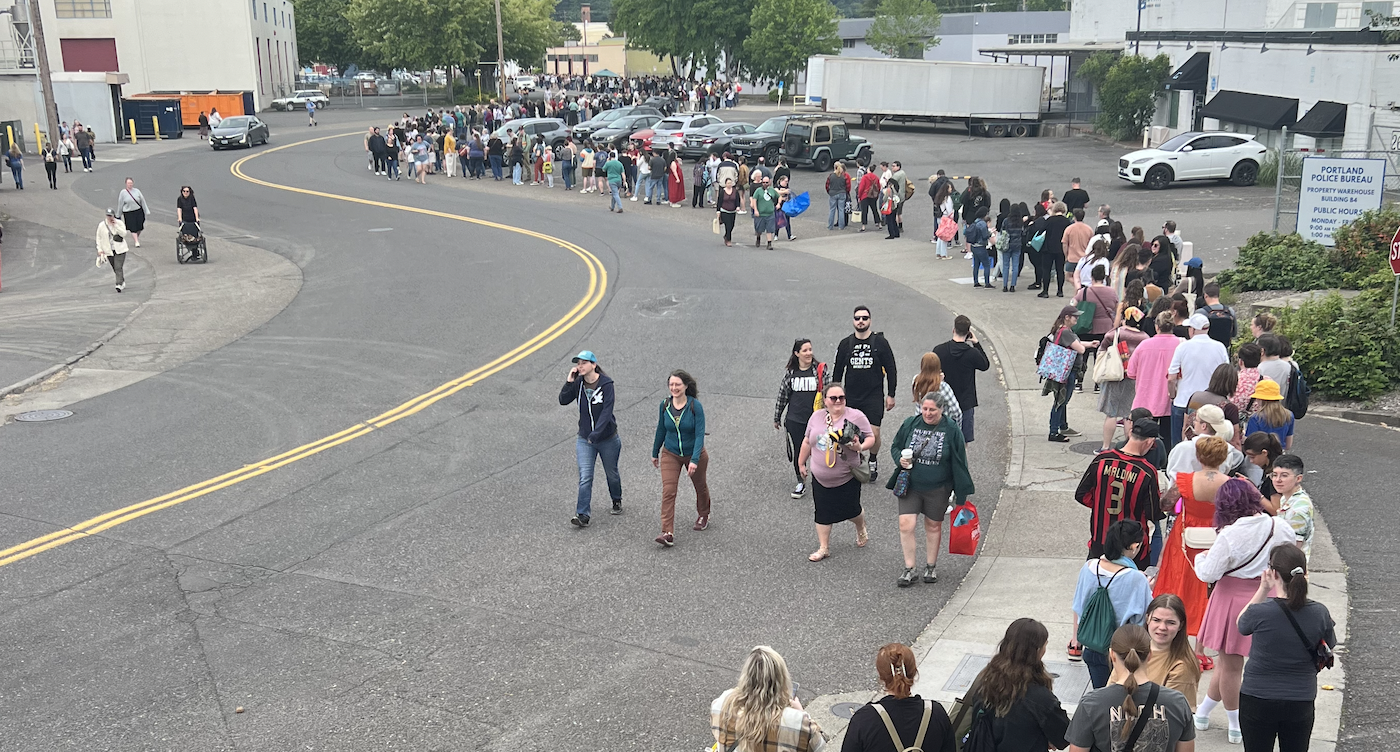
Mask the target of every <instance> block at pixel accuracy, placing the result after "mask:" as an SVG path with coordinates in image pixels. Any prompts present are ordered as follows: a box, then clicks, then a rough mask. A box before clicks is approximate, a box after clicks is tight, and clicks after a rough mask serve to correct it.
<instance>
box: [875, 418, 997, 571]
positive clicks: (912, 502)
mask: <svg viewBox="0 0 1400 752" xmlns="http://www.w3.org/2000/svg"><path fill="white" fill-rule="evenodd" d="M956 404H957V400H956V399H953V400H951V401H949V398H948V397H947V396H945V395H944V393H943V392H942V391H937V392H928V393H926V394H925V395H924V396H923V398H922V400H921V401H920V403H919V414H917V415H911V416H909V417H908V418H905V419H904V423H902V424H901V425H900V426H899V431H897V432H896V433H895V435H894V441H891V442H890V458H891V459H893V460H894V461H895V462H897V463H898V464H899V467H900V470H899V471H897V472H894V473H891V474H890V478H889V480H888V481H887V482H886V483H885V488H888V489H890V490H892V491H895V496H896V498H897V499H898V502H899V545H900V548H901V549H902V552H903V554H904V571H903V572H902V573H901V574H900V575H899V578H898V579H897V580H895V584H896V585H898V586H899V587H902V588H905V587H909V586H910V585H913V584H914V581H915V579H916V578H917V575H916V574H915V572H914V567H915V558H914V557H915V554H916V553H917V552H918V551H917V549H918V540H917V538H916V537H915V529H916V528H917V526H918V523H919V515H920V514H922V515H923V516H924V562H925V563H924V572H923V581H924V582H928V583H934V582H937V581H938V570H937V566H938V548H939V546H941V545H942V539H943V517H944V515H946V514H947V513H948V511H949V510H950V509H952V508H953V505H952V504H950V503H949V500H950V499H951V500H954V501H956V502H957V505H958V506H961V505H962V504H963V503H964V502H966V501H967V497H969V496H971V495H972V494H973V493H975V492H976V488H975V487H974V486H973V484H972V473H971V472H970V471H969V470H968V467H967V443H966V441H964V439H963V433H962V428H960V427H959V426H958V423H957V422H956V421H954V420H953V419H952V418H951V417H950V416H949V415H948V411H949V409H951V406H952V405H956ZM900 491H903V493H900Z"/></svg>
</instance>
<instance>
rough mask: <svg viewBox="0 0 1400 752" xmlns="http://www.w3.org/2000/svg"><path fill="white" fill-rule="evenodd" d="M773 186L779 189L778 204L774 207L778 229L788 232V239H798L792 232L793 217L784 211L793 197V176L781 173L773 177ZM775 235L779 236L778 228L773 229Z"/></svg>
mask: <svg viewBox="0 0 1400 752" xmlns="http://www.w3.org/2000/svg"><path fill="white" fill-rule="evenodd" d="M773 187H774V188H776V189H777V190H778V205H777V206H776V207H774V209H773V221H774V222H775V223H776V224H777V229H778V230H782V231H784V232H786V233H787V239H788V240H796V239H797V236H796V235H793V234H792V217H790V216H788V213H787V212H785V211H783V207H784V206H787V202H788V201H790V200H791V199H792V176H791V175H784V174H779V175H778V176H777V177H776V178H774V179H773ZM773 237H774V239H776V238H777V237H778V232H777V230H774V231H773Z"/></svg>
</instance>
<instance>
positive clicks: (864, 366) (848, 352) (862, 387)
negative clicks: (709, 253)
mask: <svg viewBox="0 0 1400 752" xmlns="http://www.w3.org/2000/svg"><path fill="white" fill-rule="evenodd" d="M770 247H771V245H770ZM852 317H853V319H854V325H855V332H854V333H852V334H850V335H849V336H847V337H846V338H845V339H843V340H841V343H840V344H838V345H837V346H836V359H835V360H834V361H833V362H832V364H831V380H832V381H833V382H837V381H839V382H841V383H842V384H844V385H845V387H846V406H847V407H853V408H855V409H857V410H859V411H861V412H862V413H864V414H865V417H866V419H867V420H869V421H870V428H871V430H872V431H873V432H874V434H875V443H874V444H872V445H871V446H870V482H871V483H874V482H875V480H876V479H877V478H878V477H879V468H878V467H877V466H876V458H877V457H878V456H879V454H880V423H881V422H882V421H883V420H884V417H885V411H886V410H893V409H894V391H895V385H896V384H897V383H898V377H897V376H896V375H895V363H894V349H893V348H891V347H890V343H889V342H888V341H887V340H886V339H885V334H884V332H872V331H871V330H870V327H871V322H870V308H869V307H867V306H863V305H861V306H856V309H855V311H853V312H852ZM882 381H883V382H885V383H886V384H887V385H888V386H887V389H888V395H887V396H883V397H882V391H881V382H882Z"/></svg>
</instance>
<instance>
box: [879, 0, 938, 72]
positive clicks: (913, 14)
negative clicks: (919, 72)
mask: <svg viewBox="0 0 1400 752" xmlns="http://www.w3.org/2000/svg"><path fill="white" fill-rule="evenodd" d="M942 21H943V16H942V15H941V14H939V12H938V6H936V5H934V4H933V0H880V5H879V8H878V10H877V11H876V14H875V21H874V22H873V23H871V24H870V29H869V30H868V31H866V32H865V42H866V44H869V45H870V46H871V47H873V48H875V50H876V51H877V52H880V53H881V54H884V55H888V56H890V57H907V58H915V59H923V57H924V50H926V49H928V48H930V47H936V46H938V43H939V41H941V40H939V38H938V37H936V36H934V35H935V34H936V33H937V32H938V27H939V25H940V24H941V23H942Z"/></svg>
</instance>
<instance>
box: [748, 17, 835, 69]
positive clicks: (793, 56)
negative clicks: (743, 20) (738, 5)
mask: <svg viewBox="0 0 1400 752" xmlns="http://www.w3.org/2000/svg"><path fill="white" fill-rule="evenodd" d="M749 25H750V31H749V37H748V39H746V40H744V67H745V69H746V70H747V71H748V73H749V75H750V76H751V77H752V78H753V79H755V80H757V81H769V82H772V81H787V82H788V83H791V82H792V81H793V79H794V78H795V76H796V73H797V71H800V70H802V69H803V68H806V67H807V58H809V57H811V56H812V55H832V54H835V53H836V52H837V51H838V50H840V49H841V37H840V36H838V35H837V33H836V7H835V6H833V5H832V4H831V3H830V2H829V1H828V0H758V2H757V3H756V4H755V5H754V9H753V15H752V16H750V17H749Z"/></svg>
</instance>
